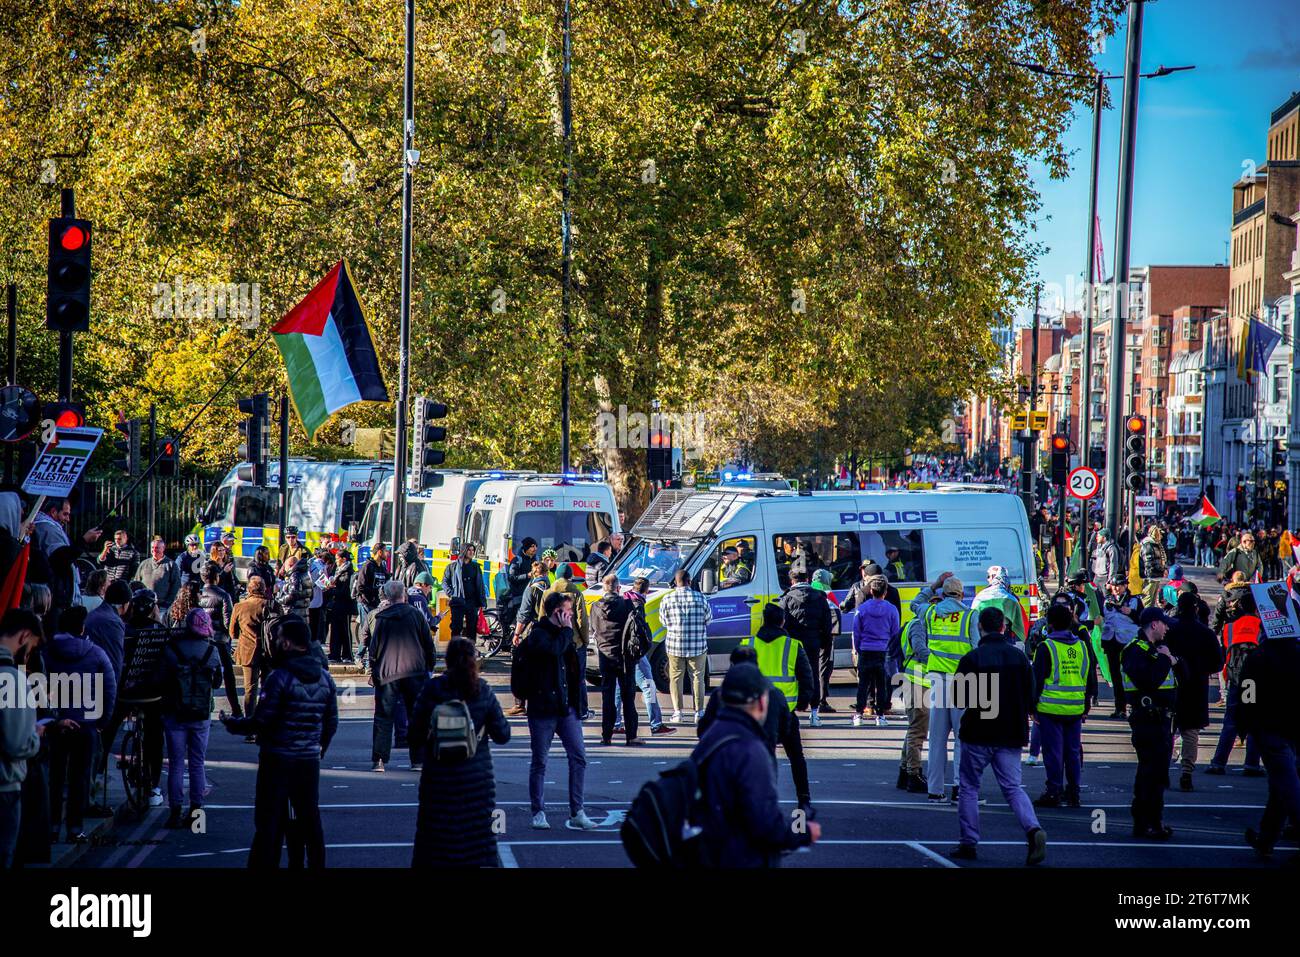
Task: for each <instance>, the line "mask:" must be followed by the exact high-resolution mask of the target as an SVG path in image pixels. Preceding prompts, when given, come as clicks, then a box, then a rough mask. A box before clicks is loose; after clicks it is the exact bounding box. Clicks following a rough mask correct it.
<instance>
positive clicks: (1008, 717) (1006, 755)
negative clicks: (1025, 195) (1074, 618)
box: [950, 606, 1069, 865]
mask: <svg viewBox="0 0 1300 957" xmlns="http://www.w3.org/2000/svg"><path fill="white" fill-rule="evenodd" d="M1057 607H1058V608H1059V607H1060V606H1057ZM1060 614H1064V615H1066V616H1067V617H1068V615H1069V612H1068V610H1066V609H1063V608H1061V609H1060V611H1059V612H1058V617H1059V616H1060ZM978 623H979V624H978V627H979V631H980V642H979V645H978V646H976V647H974V648H972V649H971V650H970V651H968V652H966V654H964V655H962V659H961V661H959V662H958V663H957V675H958V676H959V680H960V682H961V684H962V685H963V686H964V687H965V688H967V689H981V692H983V690H984V689H987V690H988V692H989V694H988V695H987V696H986V695H985V694H984V693H979V694H968V695H967V697H968V698H969V699H971V701H970V703H971V706H970V707H968V708H965V709H963V711H962V716H961V730H960V738H961V758H960V761H959V763H958V764H959V768H960V771H959V775H960V777H959V780H960V781H961V784H960V791H959V794H960V796H959V798H958V800H957V820H958V824H959V828H960V833H961V838H960V843H959V844H958V845H957V847H956V848H955V849H954V850H953V851H952V853H951V855H950V856H951V857H954V858H957V859H958V860H974V859H975V856H976V847H977V846H978V845H979V839H980V780H981V779H982V778H983V777H984V771H985V769H987V768H990V767H991V768H992V769H993V776H994V778H995V779H996V780H997V782H998V787H999V788H1001V790H1002V797H1003V799H1004V800H1005V801H1006V802H1007V805H1008V806H1009V807H1010V808H1011V811H1012V813H1013V814H1014V815H1015V816H1016V820H1017V822H1018V823H1019V824H1020V827H1021V829H1022V830H1023V831H1024V832H1025V844H1026V846H1027V851H1028V853H1027V854H1026V857H1025V864H1027V865H1033V864H1040V863H1042V861H1043V859H1044V857H1045V856H1046V853H1047V834H1046V833H1045V832H1044V831H1043V829H1042V827H1041V826H1039V823H1038V816H1037V815H1036V814H1035V813H1034V805H1033V803H1032V802H1030V800H1029V795H1028V794H1026V793H1025V790H1024V788H1022V787H1021V786H1020V751H1021V749H1022V748H1023V747H1024V746H1025V743H1026V742H1027V741H1028V740H1029V716H1030V714H1031V712H1032V709H1033V696H1034V675H1033V671H1032V670H1031V669H1030V666H1029V661H1028V659H1026V658H1025V655H1024V652H1022V651H1021V650H1020V649H1019V648H1017V647H1016V646H1015V645H1013V644H1012V643H1011V641H1010V637H1011V635H1010V632H1009V631H1008V629H1007V621H1006V618H1005V616H1004V615H1003V614H1002V610H1001V609H1000V608H997V607H995V606H988V607H986V608H984V609H983V610H981V611H980V613H979V616H978ZM953 790H954V792H958V788H954V789H953Z"/></svg>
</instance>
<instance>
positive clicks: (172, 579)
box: [132, 538, 181, 617]
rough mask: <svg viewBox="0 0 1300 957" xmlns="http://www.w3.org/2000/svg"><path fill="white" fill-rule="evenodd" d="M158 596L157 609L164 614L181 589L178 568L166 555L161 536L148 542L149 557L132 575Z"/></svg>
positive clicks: (164, 544)
mask: <svg viewBox="0 0 1300 957" xmlns="http://www.w3.org/2000/svg"><path fill="white" fill-rule="evenodd" d="M132 577H133V578H134V580H135V581H138V582H139V583H140V584H142V585H144V587H145V588H147V589H149V590H150V591H151V592H153V593H154V594H155V595H157V596H158V610H159V611H160V612H161V613H162V614H163V615H164V617H165V616H166V614H167V610H168V609H169V608H171V606H172V602H174V601H175V600H176V596H177V595H178V594H179V593H180V590H181V573H180V568H179V567H178V566H177V565H176V563H175V562H173V561H172V560H171V559H169V558H168V557H167V544H166V543H165V542H164V541H163V540H162V539H161V538H155V539H154V540H153V541H152V542H150V543H149V557H148V558H146V559H145V560H144V561H142V562H141V563H140V564H139V565H138V566H137V567H136V570H135V575H134V576H132Z"/></svg>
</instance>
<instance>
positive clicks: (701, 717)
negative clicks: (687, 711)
mask: <svg viewBox="0 0 1300 957" xmlns="http://www.w3.org/2000/svg"><path fill="white" fill-rule="evenodd" d="M703 720H704V712H703V711H697V712H695V723H696V724H699V723H700V722H701V721H703Z"/></svg>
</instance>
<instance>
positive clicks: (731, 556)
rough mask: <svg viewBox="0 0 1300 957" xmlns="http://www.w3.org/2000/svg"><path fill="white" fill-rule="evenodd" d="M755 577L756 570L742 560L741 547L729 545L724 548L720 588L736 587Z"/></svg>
mask: <svg viewBox="0 0 1300 957" xmlns="http://www.w3.org/2000/svg"><path fill="white" fill-rule="evenodd" d="M753 577H754V570H753V569H752V568H750V567H749V566H748V565H746V564H745V563H744V562H743V561H741V560H740V549H738V548H736V546H734V545H728V546H727V547H726V548H724V549H723V550H722V567H721V568H720V569H718V589H719V590H721V589H723V588H735V587H736V586H738V585H743V584H745V583H746V582H748V581H749V580H750V579H752V578H753Z"/></svg>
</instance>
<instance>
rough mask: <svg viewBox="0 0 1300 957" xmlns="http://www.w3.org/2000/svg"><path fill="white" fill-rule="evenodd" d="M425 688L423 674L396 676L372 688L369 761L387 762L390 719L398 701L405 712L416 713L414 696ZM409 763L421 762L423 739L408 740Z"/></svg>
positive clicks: (392, 717)
mask: <svg viewBox="0 0 1300 957" xmlns="http://www.w3.org/2000/svg"><path fill="white" fill-rule="evenodd" d="M423 687H424V677H423V676H422V675H414V676H412V677H410V678H398V679H397V680H396V681H390V682H389V683H388V684H386V685H379V686H378V687H376V688H375V724H374V729H373V732H372V734H371V744H370V760H371V761H383V762H384V763H385V764H387V763H388V760H389V758H390V757H392V751H393V720H394V713H395V712H396V710H397V705H398V702H399V701H400V702H401V703H402V704H404V705H405V706H406V714H407V715H411V714H414V713H415V699H416V696H417V695H419V693H420V689H421V688H423ZM408 744H409V750H410V753H411V763H412V764H419V763H420V754H419V752H420V750H421V748H422V746H423V744H424V742H422V741H421V742H415V741H411V742H408Z"/></svg>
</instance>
